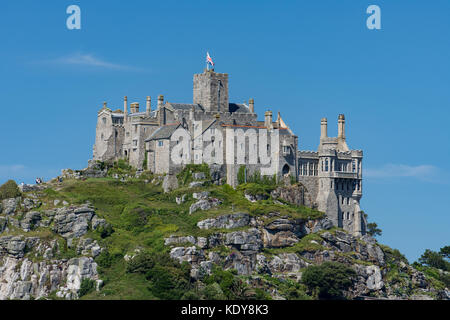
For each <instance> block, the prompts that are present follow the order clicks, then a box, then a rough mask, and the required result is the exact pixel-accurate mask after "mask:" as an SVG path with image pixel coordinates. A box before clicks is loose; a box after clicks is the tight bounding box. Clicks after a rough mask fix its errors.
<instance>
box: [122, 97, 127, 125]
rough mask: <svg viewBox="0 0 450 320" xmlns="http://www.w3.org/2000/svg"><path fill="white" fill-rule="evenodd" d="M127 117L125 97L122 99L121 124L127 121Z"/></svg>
mask: <svg viewBox="0 0 450 320" xmlns="http://www.w3.org/2000/svg"><path fill="white" fill-rule="evenodd" d="M127 116H128V98H127V96H125V97H124V98H123V122H126V121H127Z"/></svg>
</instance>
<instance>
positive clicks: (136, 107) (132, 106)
mask: <svg viewBox="0 0 450 320" xmlns="http://www.w3.org/2000/svg"><path fill="white" fill-rule="evenodd" d="M130 112H131V113H135V112H139V102H133V103H131V104H130Z"/></svg>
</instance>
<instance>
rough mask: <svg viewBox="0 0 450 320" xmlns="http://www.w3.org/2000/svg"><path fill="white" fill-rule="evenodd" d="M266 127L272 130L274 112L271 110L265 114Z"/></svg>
mask: <svg viewBox="0 0 450 320" xmlns="http://www.w3.org/2000/svg"><path fill="white" fill-rule="evenodd" d="M264 125H265V126H266V128H267V129H272V111H270V110H268V111H266V113H265V114H264Z"/></svg>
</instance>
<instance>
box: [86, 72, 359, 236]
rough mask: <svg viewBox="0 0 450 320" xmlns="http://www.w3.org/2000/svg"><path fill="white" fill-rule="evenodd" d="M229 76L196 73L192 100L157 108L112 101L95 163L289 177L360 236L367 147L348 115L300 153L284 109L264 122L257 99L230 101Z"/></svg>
mask: <svg viewBox="0 0 450 320" xmlns="http://www.w3.org/2000/svg"><path fill="white" fill-rule="evenodd" d="M228 97H229V95H228V74H223V73H216V72H215V71H214V70H213V69H212V70H206V69H205V70H204V72H203V73H200V74H195V75H194V78H193V103H188V104H187V103H173V102H168V101H166V102H165V101H164V97H163V96H162V95H160V96H158V101H157V107H156V109H155V110H152V107H151V99H150V97H147V101H146V109H145V111H140V110H139V104H138V103H137V102H135V103H132V104H131V105H130V108H128V102H127V97H125V99H124V108H123V111H121V110H116V111H111V109H109V108H107V106H106V103H105V104H104V106H103V108H102V109H101V110H100V111H99V112H98V120H97V130H96V141H95V145H94V157H93V159H94V160H100V161H105V160H117V159H128V161H129V163H130V164H131V165H132V166H134V167H136V168H138V169H143V170H150V171H152V172H154V173H157V174H169V175H171V174H176V173H177V172H179V171H180V170H181V169H182V168H183V166H184V165H185V164H186V163H199V164H200V163H203V162H206V163H208V164H209V165H214V166H216V167H218V170H219V171H222V172H225V173H226V181H227V183H228V184H230V185H232V186H236V185H237V174H238V171H239V168H240V167H241V166H242V165H245V167H246V169H247V174H248V175H251V174H253V173H254V172H255V171H258V172H260V173H261V174H262V175H271V176H272V175H276V176H278V177H290V178H291V179H293V180H295V181H298V182H300V183H301V184H302V185H303V186H304V187H305V189H306V194H307V198H308V199H309V203H310V204H311V206H313V207H314V206H315V207H317V208H318V209H319V210H321V211H324V212H326V213H327V215H328V216H329V217H330V220H331V221H332V222H333V224H334V225H336V226H339V227H342V228H344V229H346V230H349V231H351V232H354V233H355V234H358V235H360V234H364V233H365V219H364V216H363V215H362V213H361V210H360V208H359V200H360V198H361V196H362V151H361V150H349V148H348V146H347V144H346V141H345V118H344V115H339V119H338V129H339V134H338V137H336V138H332V137H328V136H327V133H326V131H327V121H326V119H322V124H321V132H322V134H321V138H320V144H319V148H318V151H314V152H311V151H300V150H298V137H297V136H296V135H295V134H294V133H293V132H292V131H291V129H290V128H289V126H288V125H286V124H285V122H284V121H283V119H282V118H281V116H280V113H278V116H277V119H276V120H275V121H273V119H272V111H270V110H268V111H266V112H265V114H264V121H258V119H257V114H256V113H255V105H254V100H253V99H250V100H249V103H248V105H247V104H245V103H243V104H237V103H230V102H229V98H228Z"/></svg>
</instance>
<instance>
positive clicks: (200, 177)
mask: <svg viewBox="0 0 450 320" xmlns="http://www.w3.org/2000/svg"><path fill="white" fill-rule="evenodd" d="M192 177H193V178H194V180H204V179H206V175H205V173H204V172H194V173H193V174H192Z"/></svg>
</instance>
